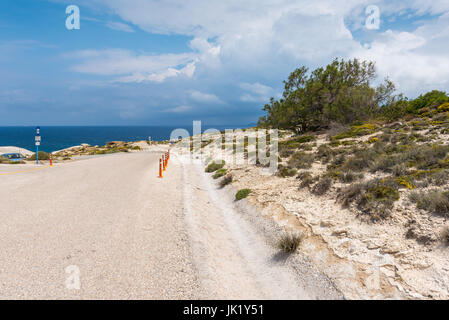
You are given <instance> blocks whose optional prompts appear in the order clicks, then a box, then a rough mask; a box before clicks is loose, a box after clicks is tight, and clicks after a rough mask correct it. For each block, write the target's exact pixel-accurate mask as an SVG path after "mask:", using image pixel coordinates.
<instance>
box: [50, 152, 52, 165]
mask: <svg viewBox="0 0 449 320" xmlns="http://www.w3.org/2000/svg"><path fill="white" fill-rule="evenodd" d="M50 167H53V156H52V154H51V153H50Z"/></svg>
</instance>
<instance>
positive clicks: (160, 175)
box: [159, 159, 164, 178]
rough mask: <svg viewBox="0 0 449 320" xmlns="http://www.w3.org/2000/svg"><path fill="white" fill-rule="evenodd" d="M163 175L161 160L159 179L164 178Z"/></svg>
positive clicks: (160, 162)
mask: <svg viewBox="0 0 449 320" xmlns="http://www.w3.org/2000/svg"><path fill="white" fill-rule="evenodd" d="M163 177H164V176H163V175H162V159H159V178H163Z"/></svg>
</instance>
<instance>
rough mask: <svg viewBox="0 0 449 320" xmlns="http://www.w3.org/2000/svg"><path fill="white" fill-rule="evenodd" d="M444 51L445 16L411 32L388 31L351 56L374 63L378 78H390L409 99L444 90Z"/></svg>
mask: <svg viewBox="0 0 449 320" xmlns="http://www.w3.org/2000/svg"><path fill="white" fill-rule="evenodd" d="M448 50H449V13H447V14H445V15H443V16H441V17H440V18H439V19H437V20H436V21H434V22H433V23H431V24H427V25H425V26H421V27H419V28H417V29H416V30H415V31H414V32H398V31H392V30H388V31H386V32H384V33H382V34H381V35H380V36H379V37H378V38H377V39H376V40H374V41H373V42H372V43H371V44H370V46H368V47H365V48H360V49H359V50H357V51H355V52H353V53H352V55H353V56H355V57H360V58H364V59H370V60H373V61H376V62H377V67H378V71H379V73H380V74H381V75H383V76H390V78H391V79H392V80H393V81H395V82H397V83H398V84H399V87H400V89H401V91H403V92H404V93H406V94H411V95H413V94H416V93H422V92H423V91H427V90H432V89H440V90H447V89H448V84H449V56H448V55H447V52H448Z"/></svg>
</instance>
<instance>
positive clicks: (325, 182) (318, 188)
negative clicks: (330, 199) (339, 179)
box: [312, 177, 332, 196]
mask: <svg viewBox="0 0 449 320" xmlns="http://www.w3.org/2000/svg"><path fill="white" fill-rule="evenodd" d="M331 186H332V178H330V177H322V178H321V179H320V180H319V181H318V182H317V183H316V184H315V185H314V186H313V189H312V192H313V193H314V194H316V195H318V196H321V195H323V194H325V193H326V192H328V191H329V189H330V187H331Z"/></svg>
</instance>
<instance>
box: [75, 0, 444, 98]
mask: <svg viewBox="0 0 449 320" xmlns="http://www.w3.org/2000/svg"><path fill="white" fill-rule="evenodd" d="M95 3H96V4H98V3H100V4H103V5H104V6H106V7H108V9H109V10H111V11H113V12H114V13H115V14H117V15H118V16H119V17H120V18H122V19H123V21H125V22H127V23H131V24H133V25H136V26H138V27H139V28H141V29H142V30H145V31H147V32H150V33H163V34H182V35H187V36H192V37H193V40H192V41H191V42H190V48H191V49H192V51H190V52H186V53H184V54H176V55H159V56H137V55H134V54H132V53H130V52H127V53H125V54H124V53H123V52H121V53H120V52H109V53H104V54H103V56H102V57H94V56H91V57H90V58H88V57H86V61H85V62H84V63H82V64H80V65H78V66H76V67H75V68H74V70H75V71H78V72H88V73H96V74H100V75H120V77H119V78H118V79H117V81H122V82H141V81H153V82H162V81H165V80H166V79H169V78H175V77H178V78H179V77H180V76H182V75H185V76H186V77H187V78H189V77H192V75H193V73H195V75H197V76H196V77H195V78H198V79H201V80H202V81H204V82H211V81H215V82H214V83H215V84H217V85H223V84H229V85H231V84H234V86H235V83H242V82H248V83H250V82H253V81H254V79H261V80H259V81H263V82H266V79H272V82H270V83H269V85H271V86H273V85H274V84H275V83H278V84H280V82H281V80H282V79H285V77H286V76H287V75H288V72H290V71H292V70H293V69H294V68H295V67H298V66H300V65H307V66H309V67H310V68H314V67H317V66H320V65H323V64H326V63H328V62H329V61H330V60H332V59H333V58H335V57H341V58H347V57H360V58H366V59H372V60H375V61H376V62H377V66H378V69H379V72H380V74H381V75H382V76H385V75H390V76H391V78H392V79H393V80H395V81H396V82H398V84H399V86H400V88H402V89H403V90H405V89H407V91H408V92H409V93H410V94H415V93H417V92H418V91H422V90H421V89H422V84H424V85H425V87H426V88H427V87H429V88H430V87H432V86H433V87H444V86H447V82H446V80H445V79H447V78H448V72H447V71H446V70H449V68H447V66H448V65H449V56H448V55H447V54H446V52H447V49H448V48H447V47H448V45H447V43H449V32H448V31H447V29H448V27H449V23H448V22H449V21H448V19H447V18H444V15H443V16H442V17H440V18H439V19H438V21H434V22H433V23H429V22H424V25H423V26H421V27H418V26H417V27H416V28H417V29H416V30H414V31H410V26H408V30H409V32H404V31H403V30H392V31H387V32H383V33H381V32H376V31H374V32H371V33H370V35H371V40H370V41H371V43H370V45H369V46H368V47H363V46H362V45H361V43H360V42H359V41H357V40H356V39H354V37H353V34H352V33H351V31H350V29H349V28H348V26H347V23H345V22H346V21H348V20H349V21H353V22H354V21H355V22H354V23H355V24H354V25H355V26H353V30H355V29H357V30H358V31H361V32H363V29H361V26H362V23H363V22H364V19H365V18H366V17H365V16H364V14H365V10H364V9H365V8H366V6H368V5H372V4H375V5H378V6H379V8H380V12H381V19H382V21H383V22H385V21H389V20H391V19H392V18H396V17H400V16H411V17H421V16H424V15H428V14H431V15H442V14H444V13H447V12H449V1H447V0H435V1H427V0H426V1H425V0H405V1H387V0H375V1H373V0H338V1H335V0H320V1H310V0H295V1H293V0H247V1H241V0H228V1H211V0H192V1H184V0H173V1H156V0H134V1H130V0H107V1H106V0H95ZM426 19H427V20H429V18H428V17H426ZM427 20H426V21H427ZM383 22H382V23H383ZM186 66H189V69H185V68H187V67H186ZM244 90H245V89H244ZM247 91H248V92H247V93H244V94H243V95H241V96H240V98H241V100H244V101H251V102H259V101H261V100H263V99H264V98H266V97H268V96H269V95H270V94H260V93H254V92H251V91H250V90H247ZM192 98H193V99H195V98H194V97H192ZM196 98H197V99H196V100H197V101H201V100H202V101H204V100H208V99H209V100H210V99H214V98H212V97H204V96H201V94H200V95H198V94H197V97H196ZM215 98H216V96H215ZM210 101H212V100H210ZM215 101H216V102H217V100H215ZM220 101H221V100H220Z"/></svg>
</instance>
